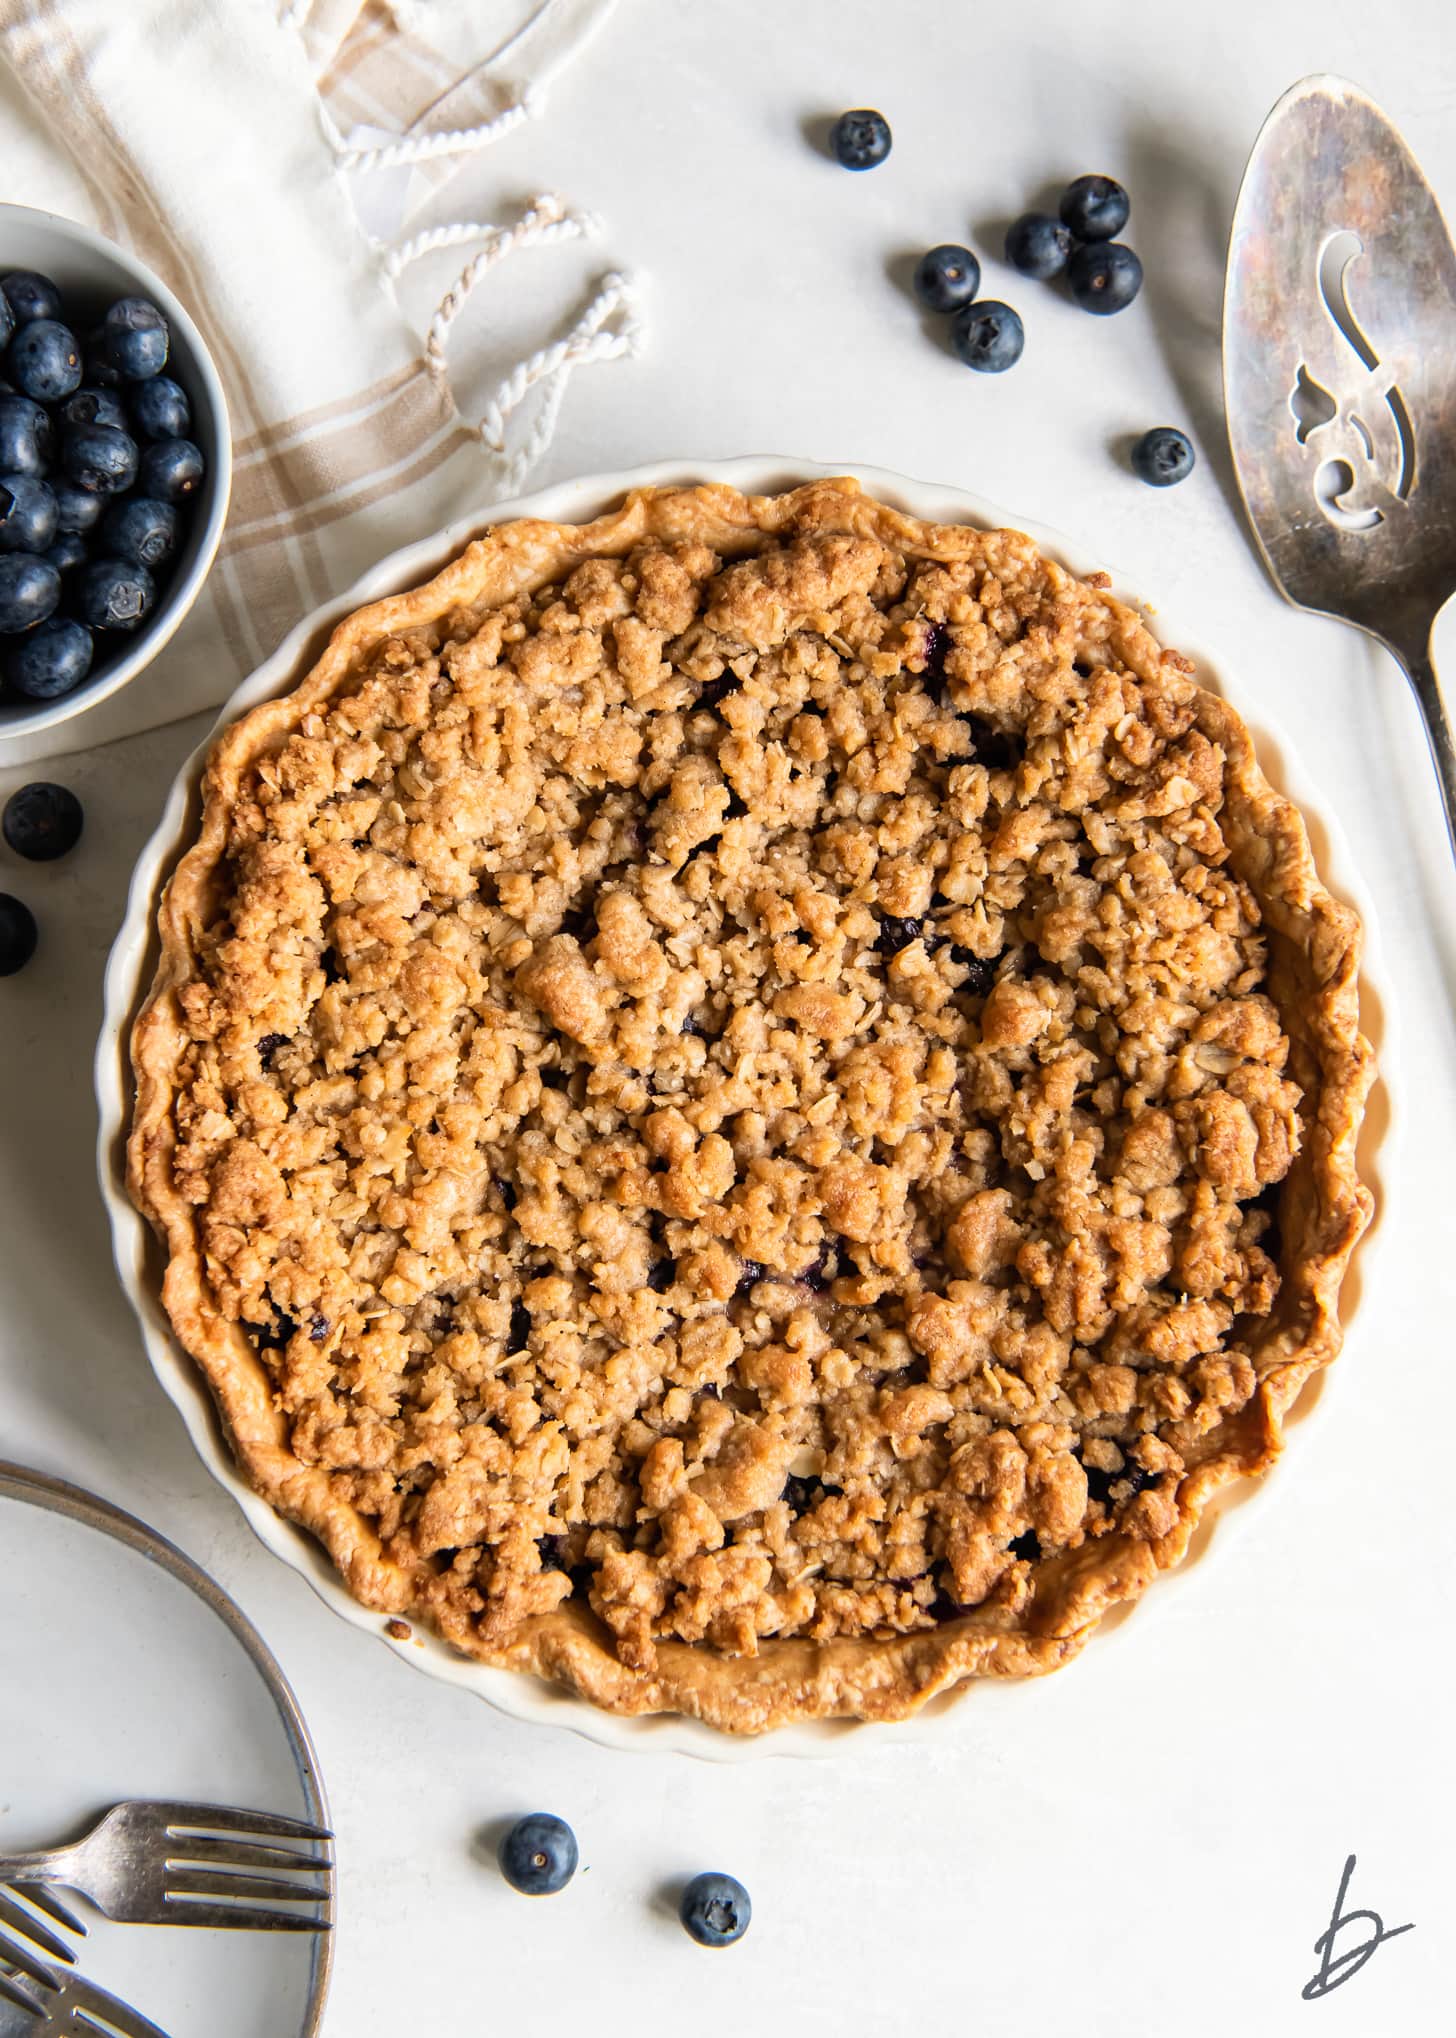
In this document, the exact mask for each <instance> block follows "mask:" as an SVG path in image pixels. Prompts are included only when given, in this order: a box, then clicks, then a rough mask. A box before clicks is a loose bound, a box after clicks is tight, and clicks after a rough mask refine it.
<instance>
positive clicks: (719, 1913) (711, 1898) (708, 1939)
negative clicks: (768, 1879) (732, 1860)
mask: <svg viewBox="0 0 1456 2038" xmlns="http://www.w3.org/2000/svg"><path fill="white" fill-rule="evenodd" d="M678 1916H679V1917H680V1918H681V1919H682V1921H683V1926H684V1929H685V1930H686V1931H687V1933H688V1936H689V1937H690V1938H693V1939H696V1940H697V1942H698V1944H699V1945H700V1946H732V1945H733V1944H734V1943H735V1941H737V1940H739V1939H741V1938H742V1937H743V1935H744V1933H745V1932H746V1931H747V1930H748V1926H749V1921H750V1919H751V1918H752V1916H753V1904H752V1902H751V1900H750V1898H749V1894H748V1891H747V1890H746V1889H745V1888H744V1887H743V1884H742V1883H741V1882H739V1881H738V1880H737V1878H736V1877H734V1876H732V1875H719V1874H717V1873H715V1872H714V1871H712V1870H709V1871H708V1873H706V1874H704V1875H695V1876H694V1877H693V1879H692V1881H691V1882H690V1883H689V1884H688V1886H687V1888H686V1889H685V1890H684V1891H683V1893H682V1902H681V1903H680V1904H679V1906H678Z"/></svg>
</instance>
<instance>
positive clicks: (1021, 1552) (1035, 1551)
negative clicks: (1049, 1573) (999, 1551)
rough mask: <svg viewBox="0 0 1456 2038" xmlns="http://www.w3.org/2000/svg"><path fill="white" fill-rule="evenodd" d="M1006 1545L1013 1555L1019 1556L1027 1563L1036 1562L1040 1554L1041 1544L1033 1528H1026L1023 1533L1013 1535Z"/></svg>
mask: <svg viewBox="0 0 1456 2038" xmlns="http://www.w3.org/2000/svg"><path fill="white" fill-rule="evenodd" d="M1006 1547H1007V1549H1008V1550H1009V1552H1010V1553H1011V1555H1012V1556H1013V1557H1019V1558H1020V1559H1021V1560H1022V1561H1023V1562H1024V1563H1027V1564H1034V1563H1036V1561H1037V1559H1038V1558H1039V1557H1040V1556H1041V1544H1040V1542H1039V1541H1038V1539H1037V1535H1036V1531H1035V1530H1034V1529H1028V1530H1027V1531H1026V1533H1025V1535H1021V1536H1016V1537H1014V1538H1013V1539H1012V1540H1011V1542H1009V1543H1008V1544H1007V1545H1006Z"/></svg>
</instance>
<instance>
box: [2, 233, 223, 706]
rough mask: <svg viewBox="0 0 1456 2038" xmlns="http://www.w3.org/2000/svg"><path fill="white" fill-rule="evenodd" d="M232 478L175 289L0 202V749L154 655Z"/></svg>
mask: <svg viewBox="0 0 1456 2038" xmlns="http://www.w3.org/2000/svg"><path fill="white" fill-rule="evenodd" d="M231 479H232V459H231V439H230V435H229V431H228V417H227V403H226V400H225V398H224V396H223V391H222V384H221V382H220V381H219V380H218V375H217V370H216V368H215V367H214V366H213V364H212V360H211V357H210V356H209V354H208V351H207V348H206V347H205V346H204V344H203V342H202V338H201V336H200V334H199V333H198V331H197V328H196V326H195V325H194V324H193V322H192V320H191V319H190V318H189V316H188V314H187V312H186V310H185V309H184V307H183V306H182V305H181V304H179V303H178V301H177V299H176V297H175V296H174V295H173V293H172V292H171V291H170V290H169V289H168V288H167V286H166V285H165V284H164V283H163V282H162V281H161V279H160V278H159V277H157V276H155V275H153V274H152V272H151V270H149V269H148V268H146V267H145V266H144V265H143V264H142V263H141V262H139V261H137V259H136V258H135V256H133V255H131V254H129V253H127V252H125V251H124V250H123V249H121V248H118V247H115V246H113V244H112V243H111V242H110V241H107V240H104V239H103V238H102V237H101V235H100V234H97V233H94V232H92V230H91V229H90V228H89V227H86V226H82V225H80V224H78V223H77V222H76V221H74V220H68V219H61V218H60V217H58V216H57V215H56V214H54V213H49V212H35V211H32V210H31V209H30V208H29V207H27V206H21V205H0V738H3V737H6V736H18V735H21V734H25V733H29V732H31V731H34V730H37V729H44V728H47V727H49V726H50V725H51V724H53V723H56V722H63V721H65V720H66V719H67V717H68V716H70V715H74V714H77V713H79V712H80V710H81V709H83V708H89V707H92V706H93V705H94V704H95V703H96V702H97V701H99V700H104V699H105V698H106V696H107V695H108V694H112V693H115V692H116V691H117V689H118V688H119V687H123V686H125V685H126V683H127V681H128V680H129V679H131V678H133V677H134V676H135V675H136V674H137V673H138V672H140V671H141V669H142V668H143V666H145V665H147V664H149V663H150V662H151V660H152V659H153V658H154V657H155V656H156V654H157V652H158V651H160V650H161V648H162V646H163V645H164V644H165V643H166V642H167V641H168V639H169V638H170V637H171V636H172V634H173V632H174V631H175V630H176V628H177V626H178V624H179V623H180V622H181V621H182V618H183V617H184V616H185V615H186V613H187V611H188V609H189V608H190V607H191V606H192V603H193V602H194V600H195V599H196V597H197V593H198V590H199V589H200V587H201V586H202V583H203V581H204V580H205V579H206V577H207V571H208V568H209V567H210V566H211V564H212V561H213V556H214V554H215V553H216V551H217V546H218V540H219V538H220V537H221V536H222V527H223V522H224V519H225V518H226V516H227V506H228V490H229V486H230V483H231Z"/></svg>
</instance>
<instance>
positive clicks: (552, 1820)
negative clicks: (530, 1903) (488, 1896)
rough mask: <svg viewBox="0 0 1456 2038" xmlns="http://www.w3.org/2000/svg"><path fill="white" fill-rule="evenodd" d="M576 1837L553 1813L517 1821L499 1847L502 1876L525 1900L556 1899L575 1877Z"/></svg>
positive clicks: (537, 1813) (539, 1813)
mask: <svg viewBox="0 0 1456 2038" xmlns="http://www.w3.org/2000/svg"><path fill="white" fill-rule="evenodd" d="M577 1859H578V1856H577V1850H576V1835H575V1833H573V1832H572V1830H571V1828H570V1826H568V1825H567V1823H566V1821H565V1819H558V1818H557V1817H556V1815H555V1813H554V1812H531V1813H529V1814H528V1816H527V1817H525V1818H524V1819H517V1820H516V1823H515V1824H514V1825H513V1826H512V1827H511V1830H510V1831H509V1832H508V1833H507V1834H506V1836H505V1838H504V1839H503V1840H502V1841H501V1843H500V1869H501V1874H502V1875H503V1876H504V1877H505V1879H506V1881H507V1882H508V1883H509V1884H510V1886H511V1888H512V1889H518V1890H519V1891H520V1892H521V1894H522V1896H555V1895H556V1894H557V1892H558V1891H559V1890H563V1889H565V1887H566V1885H567V1883H569V1882H570V1880H571V1878H572V1876H573V1875H575V1873H576V1864H577Z"/></svg>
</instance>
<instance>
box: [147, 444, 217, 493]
mask: <svg viewBox="0 0 1456 2038" xmlns="http://www.w3.org/2000/svg"><path fill="white" fill-rule="evenodd" d="M203 472H204V469H203V462H202V455H201V453H199V452H198V450H197V448H196V446H194V445H193V443H192V441H191V440H190V439H158V440H157V442H156V443H155V445H151V446H148V447H146V448H145V449H144V451H143V453H142V457H141V468H140V486H141V491H142V494H143V495H150V496H154V497H156V499H157V500H158V501H159V502H183V501H185V500H186V498H187V497H188V496H190V495H196V493H197V491H198V489H199V488H200V487H201V486H202V476H203Z"/></svg>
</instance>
